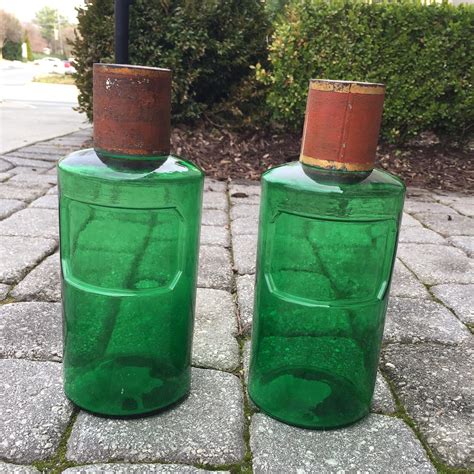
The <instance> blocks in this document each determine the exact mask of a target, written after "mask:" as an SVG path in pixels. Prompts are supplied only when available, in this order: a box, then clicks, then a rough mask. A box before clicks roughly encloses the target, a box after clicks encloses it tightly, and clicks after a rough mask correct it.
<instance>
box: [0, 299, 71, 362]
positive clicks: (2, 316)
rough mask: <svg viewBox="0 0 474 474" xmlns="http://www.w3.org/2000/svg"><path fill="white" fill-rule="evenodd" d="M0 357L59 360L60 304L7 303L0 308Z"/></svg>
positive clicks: (60, 338)
mask: <svg viewBox="0 0 474 474" xmlns="http://www.w3.org/2000/svg"><path fill="white" fill-rule="evenodd" d="M0 357H3V358H13V357H15V358H17V359H33V360H51V361H60V360H61V357H62V326H61V305H60V304H59V303H11V304H5V305H2V306H0Z"/></svg>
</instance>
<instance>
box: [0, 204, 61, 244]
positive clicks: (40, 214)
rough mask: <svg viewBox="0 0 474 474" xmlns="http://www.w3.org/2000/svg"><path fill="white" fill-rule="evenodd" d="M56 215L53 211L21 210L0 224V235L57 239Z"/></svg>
mask: <svg viewBox="0 0 474 474" xmlns="http://www.w3.org/2000/svg"><path fill="white" fill-rule="evenodd" d="M58 234H59V231H58V213H57V212H56V211H55V210H53V209H31V208H29V209H23V210H21V211H19V212H17V213H15V214H13V215H12V216H10V217H8V218H6V219H5V220H3V221H1V222H0V235H14V236H28V237H45V238H50V239H58V238H59V235H58Z"/></svg>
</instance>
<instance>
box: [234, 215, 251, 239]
mask: <svg viewBox="0 0 474 474" xmlns="http://www.w3.org/2000/svg"><path fill="white" fill-rule="evenodd" d="M230 227H231V231H232V235H233V236H235V235H255V236H256V235H257V234H258V219H256V218H254V217H239V218H237V219H234V220H233V221H232V223H231V224H230Z"/></svg>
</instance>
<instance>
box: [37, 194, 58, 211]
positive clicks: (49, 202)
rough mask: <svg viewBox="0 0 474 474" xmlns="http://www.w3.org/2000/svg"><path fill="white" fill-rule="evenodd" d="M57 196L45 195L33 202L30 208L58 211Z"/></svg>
mask: <svg viewBox="0 0 474 474" xmlns="http://www.w3.org/2000/svg"><path fill="white" fill-rule="evenodd" d="M58 204H59V203H58V196H57V195H54V194H47V195H46V196H41V197H40V198H38V199H36V200H34V201H33V202H32V203H31V204H30V207H40V208H42V209H58Z"/></svg>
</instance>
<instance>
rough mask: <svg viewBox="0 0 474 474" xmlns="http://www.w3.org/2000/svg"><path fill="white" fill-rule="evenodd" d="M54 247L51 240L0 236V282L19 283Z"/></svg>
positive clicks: (53, 242)
mask: <svg viewBox="0 0 474 474" xmlns="http://www.w3.org/2000/svg"><path fill="white" fill-rule="evenodd" d="M55 247H56V242H55V241H54V240H51V239H42V238H30V237H12V236H9V237H5V236H0V282H2V283H15V282H17V281H19V280H20V279H21V278H22V277H23V276H24V275H25V274H26V273H27V272H28V271H29V270H31V268H33V267H34V266H35V265H36V264H37V263H38V262H39V261H41V260H42V259H43V258H44V257H46V256H47V255H49V254H50V253H51V252H52V251H53V250H54V249H55Z"/></svg>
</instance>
